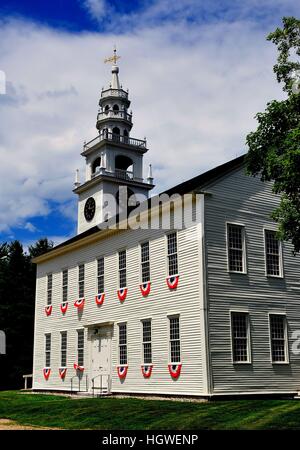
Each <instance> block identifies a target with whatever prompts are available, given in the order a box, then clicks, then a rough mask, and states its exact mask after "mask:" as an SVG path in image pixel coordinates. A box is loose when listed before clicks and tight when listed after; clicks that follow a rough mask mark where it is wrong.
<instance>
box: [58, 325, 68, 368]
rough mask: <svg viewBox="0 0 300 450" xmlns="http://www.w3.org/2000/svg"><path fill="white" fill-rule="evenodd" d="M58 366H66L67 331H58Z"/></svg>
mask: <svg viewBox="0 0 300 450" xmlns="http://www.w3.org/2000/svg"><path fill="white" fill-rule="evenodd" d="M60 367H67V332H66V331H62V332H61V333H60Z"/></svg>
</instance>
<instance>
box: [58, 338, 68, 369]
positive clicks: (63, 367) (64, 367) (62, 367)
mask: <svg viewBox="0 0 300 450" xmlns="http://www.w3.org/2000/svg"><path fill="white" fill-rule="evenodd" d="M63 333H66V341H67V346H66V365H65V366H62V365H61V364H60V366H59V367H60V369H66V368H67V366H68V331H67V330H62V331H61V332H60V363H61V360H62V334H63Z"/></svg>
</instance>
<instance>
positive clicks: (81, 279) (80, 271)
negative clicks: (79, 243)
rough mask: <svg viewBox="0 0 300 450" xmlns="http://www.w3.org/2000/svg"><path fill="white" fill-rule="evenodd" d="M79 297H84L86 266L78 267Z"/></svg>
mask: <svg viewBox="0 0 300 450" xmlns="http://www.w3.org/2000/svg"><path fill="white" fill-rule="evenodd" d="M78 295H79V298H83V297H84V264H80V265H79V266H78Z"/></svg>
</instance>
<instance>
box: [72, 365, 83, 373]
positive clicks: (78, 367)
mask: <svg viewBox="0 0 300 450" xmlns="http://www.w3.org/2000/svg"><path fill="white" fill-rule="evenodd" d="M74 369H75V370H79V372H83V371H84V367H83V366H79V365H78V364H77V363H74Z"/></svg>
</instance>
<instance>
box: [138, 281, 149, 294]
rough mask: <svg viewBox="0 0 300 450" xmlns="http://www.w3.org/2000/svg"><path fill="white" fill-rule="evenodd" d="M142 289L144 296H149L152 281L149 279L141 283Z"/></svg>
mask: <svg viewBox="0 0 300 450" xmlns="http://www.w3.org/2000/svg"><path fill="white" fill-rule="evenodd" d="M140 290H141V293H142V296H143V297H147V295H148V294H149V293H150V290H151V281H147V283H142V284H140Z"/></svg>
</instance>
